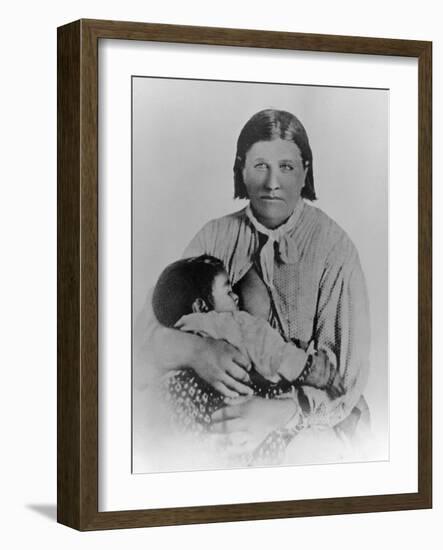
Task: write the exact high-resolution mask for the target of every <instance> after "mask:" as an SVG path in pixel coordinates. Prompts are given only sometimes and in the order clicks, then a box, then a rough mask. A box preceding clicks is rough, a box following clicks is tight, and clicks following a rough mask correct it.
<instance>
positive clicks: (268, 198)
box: [243, 139, 308, 229]
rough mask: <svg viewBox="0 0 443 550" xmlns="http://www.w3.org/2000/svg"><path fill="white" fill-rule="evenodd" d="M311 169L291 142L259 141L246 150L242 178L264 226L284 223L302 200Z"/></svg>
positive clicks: (253, 206) (270, 227)
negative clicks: (307, 176) (302, 192)
mask: <svg viewBox="0 0 443 550" xmlns="http://www.w3.org/2000/svg"><path fill="white" fill-rule="evenodd" d="M307 171H308V169H307V168H304V167H303V161H302V157H301V152H300V149H299V148H298V147H297V145H296V144H295V143H293V142H292V141H286V140H284V139H274V140H272V141H258V142H257V143H254V145H253V146H252V147H251V148H250V149H249V151H248V152H247V153H246V159H245V166H244V168H243V181H244V182H245V186H246V190H247V192H248V196H249V199H250V201H251V207H252V210H253V212H254V214H255V216H256V217H257V219H258V220H259V222H260V223H262V224H263V225H264V226H265V227H268V228H269V229H274V228H276V227H278V226H279V225H281V224H282V223H284V222H285V221H286V220H287V219H288V218H289V216H290V215H291V214H292V212H293V211H294V208H295V206H296V204H297V202H298V201H299V200H300V193H301V190H302V189H303V186H304V184H305V178H306V173H307Z"/></svg>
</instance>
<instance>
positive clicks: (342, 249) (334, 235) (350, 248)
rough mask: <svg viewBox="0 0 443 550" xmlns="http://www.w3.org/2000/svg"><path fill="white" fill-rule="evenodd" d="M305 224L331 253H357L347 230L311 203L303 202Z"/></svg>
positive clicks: (346, 254)
mask: <svg viewBox="0 0 443 550" xmlns="http://www.w3.org/2000/svg"><path fill="white" fill-rule="evenodd" d="M304 212H305V216H306V219H307V225H309V226H310V227H311V230H312V232H313V234H314V235H315V237H316V239H317V240H318V243H319V245H320V244H321V245H322V246H323V247H324V248H325V250H328V251H330V252H331V253H332V254H340V255H345V256H348V255H354V254H356V253H357V251H356V248H355V245H354V243H353V242H352V239H351V238H350V237H349V235H348V234H347V232H346V231H345V230H344V229H343V228H342V227H341V226H340V225H339V224H338V223H337V222H336V221H335V220H333V219H332V218H331V217H330V216H329V215H328V214H326V212H324V211H323V210H321V209H320V208H318V207H316V206H313V205H311V204H308V203H305V208H304Z"/></svg>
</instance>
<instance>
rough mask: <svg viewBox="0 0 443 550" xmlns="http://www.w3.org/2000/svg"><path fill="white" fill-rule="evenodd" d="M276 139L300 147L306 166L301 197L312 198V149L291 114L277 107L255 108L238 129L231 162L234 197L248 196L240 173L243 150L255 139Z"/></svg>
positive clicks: (314, 198) (243, 163)
mask: <svg viewBox="0 0 443 550" xmlns="http://www.w3.org/2000/svg"><path fill="white" fill-rule="evenodd" d="M278 138H280V139H284V140H286V141H292V142H293V143H295V145H297V147H298V148H299V149H300V152H301V158H302V161H303V167H304V168H306V167H307V168H308V171H307V173H306V180H305V185H304V187H303V189H302V191H301V196H302V197H303V198H304V199H308V200H310V201H314V200H316V198H317V197H316V195H315V188H314V171H313V164H312V163H313V160H312V151H311V147H310V145H309V139H308V135H307V133H306V130H305V128H304V126H303V124H302V123H301V122H300V121H299V120H298V118H297V117H296V116H294V115H293V114H292V113H289V112H288V111H279V110H277V109H264V110H263V111H259V112H258V113H256V114H255V115H253V116H252V117H251V118H250V119H249V120H248V122H247V123H246V124H245V125H244V127H243V129H242V131H241V132H240V135H239V137H238V140H237V154H236V156H235V162H234V198H239V199H248V198H249V197H248V192H247V190H246V186H245V183H244V181H243V174H242V171H243V168H244V166H245V160H246V153H247V152H248V151H249V149H250V148H251V147H252V146H253V145H254V143H257V142H258V141H272V140H273V139H278Z"/></svg>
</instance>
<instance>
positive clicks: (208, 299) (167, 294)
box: [152, 254, 225, 327]
mask: <svg viewBox="0 0 443 550" xmlns="http://www.w3.org/2000/svg"><path fill="white" fill-rule="evenodd" d="M224 272H225V267H224V265H223V262H221V261H220V260H218V259H217V258H214V256H208V255H206V254H204V255H203V256H197V257H193V258H186V259H184V260H178V261H177V262H174V263H172V264H170V265H168V267H166V268H165V269H164V270H163V272H162V273H161V275H160V277H159V279H158V281H157V284H156V285H155V288H154V294H153V297H152V307H153V309H154V314H155V316H156V317H157V320H158V321H159V323H161V324H162V325H164V326H167V327H173V326H174V325H175V323H176V322H177V321H178V320H179V319H180V318H181V317H183V315H188V314H189V313H192V312H193V309H192V306H193V304H194V302H195V300H197V299H201V300H203V301H204V303H205V304H206V306H207V308H208V311H209V310H212V309H213V308H214V303H213V297H212V289H213V284H214V280H215V277H216V276H217V275H219V274H220V273H224Z"/></svg>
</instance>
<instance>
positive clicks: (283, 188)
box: [144, 109, 369, 459]
mask: <svg viewBox="0 0 443 550" xmlns="http://www.w3.org/2000/svg"><path fill="white" fill-rule="evenodd" d="M234 184H235V197H238V198H247V199H249V201H250V202H249V205H248V206H247V207H246V208H244V209H242V210H240V211H239V212H235V213H233V214H230V215H228V216H224V217H222V218H220V219H217V220H213V221H211V222H209V223H208V224H206V225H205V226H204V227H203V228H202V230H201V231H200V232H199V233H198V234H197V235H196V237H195V238H194V239H193V240H192V242H191V243H190V244H189V246H188V247H187V249H186V251H185V254H184V256H185V257H188V256H198V255H200V254H209V255H212V256H215V257H217V258H219V259H220V260H222V261H223V263H224V265H225V266H226V269H227V270H228V274H229V278H230V280H231V281H232V283H233V284H234V285H235V291H236V293H237V294H238V295H239V296H240V299H241V308H242V309H244V310H246V311H248V312H249V313H250V314H252V315H254V316H257V317H261V318H264V319H267V320H268V322H269V323H270V324H271V326H273V327H275V328H276V329H278V330H279V331H280V333H281V334H282V336H283V337H284V338H285V339H286V340H287V341H290V342H292V343H293V344H294V345H295V346H297V347H298V348H300V349H301V350H303V351H304V352H305V353H306V364H305V368H306V369H309V368H310V366H311V364H312V362H315V361H316V360H319V357H320V352H321V355H322V357H324V355H325V354H326V356H327V358H328V360H329V362H330V363H331V364H332V365H333V367H334V368H335V369H337V370H338V372H339V373H340V374H341V376H342V378H343V380H344V387H345V393H344V395H343V396H341V397H339V398H337V399H331V398H330V397H329V395H328V392H327V391H325V390H319V389H315V388H309V387H303V388H302V390H301V391H299V392H298V393H297V394H296V395H295V397H294V398H293V399H284V400H283V399H281V400H265V399H262V398H260V397H252V398H249V399H242V400H240V401H238V402H233V403H231V404H230V405H228V406H227V407H224V408H223V409H220V410H219V411H217V412H216V413H215V414H214V416H213V421H214V427H213V428H214V431H216V432H221V433H223V434H228V435H229V436H230V438H231V440H237V441H239V446H240V447H241V448H242V449H253V448H255V447H256V446H257V444H259V443H260V442H261V441H263V439H264V438H265V437H266V436H267V435H268V434H270V433H272V432H273V431H274V430H278V429H282V428H288V429H289V428H290V427H291V424H293V425H294V426H295V428H296V431H300V430H301V429H305V428H306V429H307V430H310V432H309V433H312V430H313V429H315V427H316V426H322V427H325V428H326V429H327V439H329V438H331V435H332V439H334V436H337V437H342V436H343V434H346V435H348V436H353V435H354V434H355V432H356V424H358V421H359V420H360V421H361V417H365V416H367V414H368V413H367V407H366V404H365V402H364V399H363V398H362V392H363V389H364V386H365V384H366V380H367V375H368V367H369V362H368V358H369V319H368V303H367V293H366V286H365V281H364V277H363V273H362V270H361V266H360V262H359V258H358V254H357V251H356V249H355V247H354V245H353V243H352V242H351V241H350V239H349V237H348V236H347V235H346V234H345V232H344V231H343V230H342V229H341V228H340V227H339V226H338V225H337V224H336V223H335V222H334V221H332V220H331V219H330V218H329V217H328V216H326V214H324V213H323V212H322V211H320V210H319V209H317V208H314V207H313V206H311V205H309V204H308V203H306V202H305V201H304V199H307V200H310V201H314V200H315V199H316V196H315V189H314V177H313V159H312V152H311V148H310V145H309V141H308V137H307V134H306V131H305V129H304V127H303V126H302V124H301V123H300V121H299V120H298V119H297V118H296V117H295V116H294V115H292V114H291V113H288V112H286V111H278V110H273V109H268V110H264V111H260V112H259V113H257V114H255V115H254V116H253V117H252V118H251V119H250V120H249V121H248V122H247V123H246V125H245V126H244V128H243V129H242V131H241V133H240V136H239V138H238V142H237V154H236V158H235V163H234ZM144 330H145V331H146V332H145V334H146V335H147V336H146V339H145V343H146V349H151V350H154V352H155V360H156V363H157V364H158V365H159V366H160V368H162V369H163V370H168V369H174V368H177V367H180V366H183V365H187V366H192V367H193V368H194V370H195V371H196V372H197V374H198V375H199V376H200V377H201V378H203V379H204V380H206V381H207V382H208V383H209V384H210V385H212V386H213V387H214V388H215V389H217V390H218V391H220V392H221V393H222V394H223V395H225V396H227V397H229V398H236V397H238V396H242V395H249V394H250V388H249V387H248V386H247V384H246V383H245V382H246V381H247V378H248V377H247V370H248V364H247V361H246V360H245V358H244V357H242V356H241V354H240V353H239V352H238V351H237V350H236V349H235V348H233V347H232V346H230V345H229V344H227V343H226V342H222V341H217V340H212V339H210V338H200V337H199V336H196V335H190V334H184V333H181V332H179V331H177V330H174V329H167V328H165V327H161V326H159V325H158V324H157V323H156V322H155V320H154V319H152V314H151V322H150V327H149V330H148V329H147V327H146V326H145V329H144ZM305 420H308V422H307V423H306V422H305ZM360 423H361V422H360ZM240 434H241V436H240ZM316 438H317V440H319V438H321V435H318V436H317V435H316V436H315V437H314V439H316ZM302 440H303V438H300V441H302ZM307 440H308V441H309V445H312V438H309V437H308V439H307ZM294 445H295V449H296V442H295V440H294ZM294 452H295V457H294V458H295V459H296V458H297V456H296V455H297V450H295V451H294ZM300 453H301V454H303V449H301V450H300ZM326 455H327V453H326V454H325V458H326ZM320 459H321V457H320Z"/></svg>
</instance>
